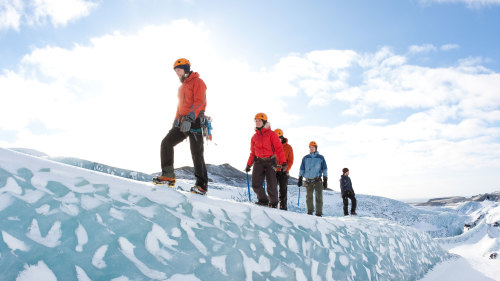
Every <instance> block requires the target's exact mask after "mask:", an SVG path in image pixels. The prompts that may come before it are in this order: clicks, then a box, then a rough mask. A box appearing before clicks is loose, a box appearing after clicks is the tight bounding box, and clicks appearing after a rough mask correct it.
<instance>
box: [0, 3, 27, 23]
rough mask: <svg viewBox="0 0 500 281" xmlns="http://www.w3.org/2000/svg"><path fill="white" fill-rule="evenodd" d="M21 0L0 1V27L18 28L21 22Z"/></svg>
mask: <svg viewBox="0 0 500 281" xmlns="http://www.w3.org/2000/svg"><path fill="white" fill-rule="evenodd" d="M23 7H24V5H23V2H22V0H10V1H7V0H1V1H0V29H9V28H12V29H15V30H19V26H20V24H21V12H22V10H23Z"/></svg>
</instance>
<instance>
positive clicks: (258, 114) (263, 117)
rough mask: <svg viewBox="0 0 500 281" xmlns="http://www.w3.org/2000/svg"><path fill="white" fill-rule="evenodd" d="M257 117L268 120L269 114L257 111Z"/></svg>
mask: <svg viewBox="0 0 500 281" xmlns="http://www.w3.org/2000/svg"><path fill="white" fill-rule="evenodd" d="M255 119H261V120H264V121H266V122H267V115H266V114H265V113H257V114H256V115H255Z"/></svg>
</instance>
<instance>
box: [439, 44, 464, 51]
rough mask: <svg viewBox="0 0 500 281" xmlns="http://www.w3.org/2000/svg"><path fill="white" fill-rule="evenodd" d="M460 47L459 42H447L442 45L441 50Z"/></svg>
mask: <svg viewBox="0 0 500 281" xmlns="http://www.w3.org/2000/svg"><path fill="white" fill-rule="evenodd" d="M458 48H460V46H459V45H458V44H445V45H442V46H441V47H440V49H441V51H450V50H455V49H458Z"/></svg>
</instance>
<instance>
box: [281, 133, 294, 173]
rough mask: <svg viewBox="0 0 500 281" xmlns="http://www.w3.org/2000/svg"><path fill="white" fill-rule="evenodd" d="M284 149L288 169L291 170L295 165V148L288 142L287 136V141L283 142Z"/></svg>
mask: <svg viewBox="0 0 500 281" xmlns="http://www.w3.org/2000/svg"><path fill="white" fill-rule="evenodd" d="M283 151H284V152H285V157H286V166H287V168H286V171H285V172H288V171H290V169H291V168H292V165H293V149H292V146H291V145H289V144H288V139H287V138H285V143H283Z"/></svg>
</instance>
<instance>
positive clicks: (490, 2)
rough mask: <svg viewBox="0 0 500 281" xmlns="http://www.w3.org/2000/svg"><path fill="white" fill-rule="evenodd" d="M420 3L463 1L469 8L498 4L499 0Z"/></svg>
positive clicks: (439, 0)
mask: <svg viewBox="0 0 500 281" xmlns="http://www.w3.org/2000/svg"><path fill="white" fill-rule="evenodd" d="M420 2H421V3H424V4H431V3H463V4H466V5H467V6H468V7H469V8H481V7H484V6H490V5H498V4H500V0H421V1H420Z"/></svg>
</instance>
